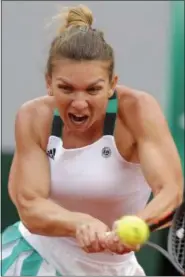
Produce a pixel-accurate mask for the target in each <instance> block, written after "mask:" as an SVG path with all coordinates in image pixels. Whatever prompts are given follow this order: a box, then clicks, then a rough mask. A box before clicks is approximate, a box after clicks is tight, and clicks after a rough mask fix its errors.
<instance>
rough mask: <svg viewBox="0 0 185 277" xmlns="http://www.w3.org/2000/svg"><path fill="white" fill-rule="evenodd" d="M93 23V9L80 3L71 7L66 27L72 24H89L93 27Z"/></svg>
mask: <svg viewBox="0 0 185 277" xmlns="http://www.w3.org/2000/svg"><path fill="white" fill-rule="evenodd" d="M92 23H93V14H92V12H91V10H90V9H89V8H88V7H86V6H84V5H79V6H77V7H72V8H69V10H68V13H67V16H66V28H68V27H70V26H82V25H87V26H88V27H91V26H92Z"/></svg>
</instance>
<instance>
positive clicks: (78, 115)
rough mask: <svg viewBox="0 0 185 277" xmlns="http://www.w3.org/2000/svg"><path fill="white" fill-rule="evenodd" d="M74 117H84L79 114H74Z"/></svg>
mask: <svg viewBox="0 0 185 277" xmlns="http://www.w3.org/2000/svg"><path fill="white" fill-rule="evenodd" d="M74 115H75V116H76V117H84V115H81V114H74Z"/></svg>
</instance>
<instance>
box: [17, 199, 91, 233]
mask: <svg viewBox="0 0 185 277" xmlns="http://www.w3.org/2000/svg"><path fill="white" fill-rule="evenodd" d="M18 212H19V215H20V218H21V220H22V222H23V224H24V225H25V226H26V227H27V228H28V230H29V231H30V232H32V233H36V234H39V235H46V236H56V237H58V236H65V237H66V236H67V237H74V236H75V232H76V226H77V224H79V223H80V222H82V221H84V220H85V219H88V218H90V215H87V214H83V213H76V212H71V211H68V210H66V209H64V208H62V207H61V206H60V205H58V204H56V203H55V202H53V201H52V200H50V199H41V198H39V199H36V200H32V201H30V202H27V203H26V205H21V206H19V209H18Z"/></svg>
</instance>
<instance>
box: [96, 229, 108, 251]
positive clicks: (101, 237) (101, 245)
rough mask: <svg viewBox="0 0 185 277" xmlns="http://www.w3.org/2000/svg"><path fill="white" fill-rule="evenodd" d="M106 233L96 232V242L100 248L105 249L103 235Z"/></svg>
mask: <svg viewBox="0 0 185 277" xmlns="http://www.w3.org/2000/svg"><path fill="white" fill-rule="evenodd" d="M106 235H107V234H106V233H104V232H103V233H102V232H98V233H97V238H98V242H99V245H100V247H101V248H102V249H105V248H106V243H105V237H106Z"/></svg>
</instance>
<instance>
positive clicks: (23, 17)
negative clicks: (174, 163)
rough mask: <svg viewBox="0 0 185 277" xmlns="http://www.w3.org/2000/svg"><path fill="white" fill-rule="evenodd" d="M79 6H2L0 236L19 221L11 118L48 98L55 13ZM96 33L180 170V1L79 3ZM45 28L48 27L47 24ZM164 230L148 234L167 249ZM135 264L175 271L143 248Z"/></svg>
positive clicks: (162, 271)
mask: <svg viewBox="0 0 185 277" xmlns="http://www.w3.org/2000/svg"><path fill="white" fill-rule="evenodd" d="M78 3H80V2H79V1H75V2H74V1H59V2H56V1H50V2H49V1H48V2H47V1H43V2H41V1H35V2H34V1H33V2H31V1H3V2H2V93H3V95H2V194H1V195H2V196H1V197H2V218H1V226H2V230H4V228H5V227H6V226H8V225H9V224H12V223H13V222H15V221H16V220H18V216H17V213H16V210H15V208H14V206H13V204H12V203H11V202H10V200H9V197H8V194H7V181H8V174H9V169H10V165H11V161H12V154H13V152H14V145H15V142H14V122H15V114H16V112H17V110H18V108H19V107H20V105H22V104H23V103H24V102H25V101H27V100H30V99H33V98H35V97H38V96H41V95H44V94H46V90H45V84H44V69H45V63H46V59H47V53H48V49H49V44H50V42H51V40H52V38H53V37H54V36H55V34H56V27H57V25H56V24H57V23H53V24H52V25H51V24H50V23H51V21H52V17H53V16H55V15H56V14H57V13H58V12H59V11H60V8H61V7H66V6H67V7H69V6H71V5H72V6H73V5H76V4H78ZM83 4H85V5H87V6H88V7H89V8H90V9H92V11H93V13H94V17H95V24H94V26H95V27H98V28H99V29H102V30H103V31H104V32H105V38H106V39H107V40H108V41H109V42H110V43H111V44H112V46H113V47H114V49H115V55H116V71H117V72H118V74H119V76H120V83H122V84H125V85H127V86H131V87H134V88H137V89H141V90H145V91H147V92H149V93H151V94H152V95H154V96H155V97H156V99H157V100H158V101H159V103H160V105H161V107H162V109H163V111H164V113H165V115H166V118H167V119H168V122H169V125H170V128H171V132H172V134H173V137H174V139H175V142H176V145H177V147H178V150H179V153H180V155H181V160H182V166H183V168H184V1H109V2H106V1H99V2H98V1H97V2H96V1H83ZM49 25H51V26H49ZM167 234H168V229H165V230H161V231H158V232H156V233H154V234H152V240H153V241H155V242H157V243H159V244H160V245H162V246H163V247H165V248H166V242H167ZM137 256H138V259H139V261H140V263H141V265H142V266H143V267H144V269H145V271H146V275H148V276H153V275H156V276H159V275H162V276H174V275H176V276H177V275H178V273H177V272H176V271H175V270H174V269H173V268H172V266H171V265H170V263H169V262H168V261H166V260H165V259H164V258H163V257H162V256H161V255H160V254H159V253H157V252H156V251H155V250H151V249H149V248H143V249H142V250H141V251H140V252H139V253H138V255H137Z"/></svg>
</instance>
